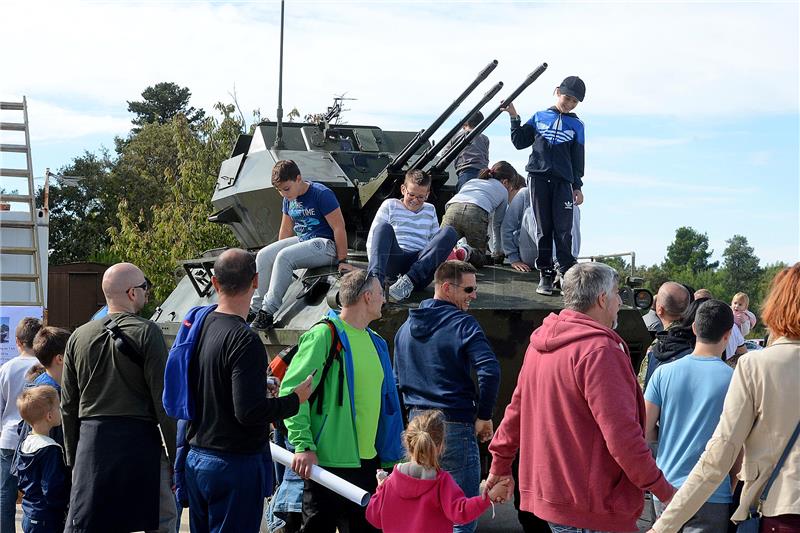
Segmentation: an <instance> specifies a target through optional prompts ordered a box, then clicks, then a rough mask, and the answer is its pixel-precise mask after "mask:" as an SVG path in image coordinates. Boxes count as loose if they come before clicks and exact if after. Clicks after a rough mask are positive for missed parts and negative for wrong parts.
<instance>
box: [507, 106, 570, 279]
mask: <svg viewBox="0 0 800 533" xmlns="http://www.w3.org/2000/svg"><path fill="white" fill-rule="evenodd" d="M511 142H512V143H513V144H514V146H515V147H516V148H517V149H518V150H521V149H523V148H527V147H529V146H532V147H533V148H532V150H531V155H530V157H529V158H528V164H527V165H526V166H525V170H526V171H527V172H528V187H529V189H528V190H529V192H530V195H531V205H532V206H533V212H534V216H535V217H536V225H537V235H536V241H537V247H538V257H537V259H536V268H537V269H539V270H550V269H552V268H553V266H554V265H553V243H554V242H555V248H556V258H557V260H558V265H559V269H560V270H561V272H562V273H563V272H566V271H567V269H569V267H571V266H572V265H573V264H575V258H574V257H573V255H572V191H573V190H578V189H580V188H581V187H583V181H582V179H581V178H582V177H583V167H584V142H585V137H584V131H583V122H581V120H580V119H579V118H578V116H577V115H576V114H574V113H561V112H560V111H559V110H558V108H556V107H551V108H549V109H546V110H544V111H539V112H537V113H536V114H535V115H533V116H532V117H531V118H530V120H528V121H527V122H525V123H524V124H522V123H521V122H520V119H519V117H514V118H512V119H511Z"/></svg>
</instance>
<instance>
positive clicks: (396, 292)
mask: <svg viewBox="0 0 800 533" xmlns="http://www.w3.org/2000/svg"><path fill="white" fill-rule="evenodd" d="M413 290H414V282H413V281H411V278H409V277H408V276H406V275H405V274H403V275H402V276H400V277H399V278H397V281H395V282H394V283H393V284H392V286H391V287H389V299H390V300H392V301H393V302H402V301H403V300H405V299H406V298H408V297H409V296H411V293H412V291H413Z"/></svg>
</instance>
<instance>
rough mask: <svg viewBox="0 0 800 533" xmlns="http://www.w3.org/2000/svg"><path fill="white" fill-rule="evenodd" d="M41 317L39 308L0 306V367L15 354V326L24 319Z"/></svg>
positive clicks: (16, 353)
mask: <svg viewBox="0 0 800 533" xmlns="http://www.w3.org/2000/svg"><path fill="white" fill-rule="evenodd" d="M29 316H31V317H33V318H38V319H39V320H41V319H42V317H43V312H42V308H41V307H36V306H11V305H3V306H0V365H2V364H3V363H5V362H6V361H8V360H9V359H13V358H14V357H16V356H17V355H19V354H18V352H17V337H16V331H17V324H19V321H20V320H22V319H23V318H25V317H29Z"/></svg>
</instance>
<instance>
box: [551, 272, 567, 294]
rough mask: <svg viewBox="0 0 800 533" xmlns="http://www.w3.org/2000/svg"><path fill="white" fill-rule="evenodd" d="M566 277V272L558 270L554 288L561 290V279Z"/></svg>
mask: <svg viewBox="0 0 800 533" xmlns="http://www.w3.org/2000/svg"><path fill="white" fill-rule="evenodd" d="M563 279H564V274H562V273H561V272H560V271H558V270H556V279H555V281H553V288H555V289H558V290H561V281H562V280H563Z"/></svg>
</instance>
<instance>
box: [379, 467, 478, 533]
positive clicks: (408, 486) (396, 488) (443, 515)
mask: <svg viewBox="0 0 800 533" xmlns="http://www.w3.org/2000/svg"><path fill="white" fill-rule="evenodd" d="M490 505H491V502H490V501H489V498H488V497H486V496H475V497H473V498H467V497H466V496H464V491H462V490H461V488H460V487H459V486H458V485H456V482H455V480H454V479H453V477H452V476H451V475H450V474H449V473H447V472H445V471H444V470H440V471H439V473H438V475H437V476H436V479H417V478H415V477H411V476H408V475H406V474H404V473H403V472H401V471H400V470H399V469H398V468H397V467H395V469H394V471H393V472H392V473H391V475H389V477H388V478H386V481H385V482H384V483H383V484H381V485H380V486H378V490H377V491H376V492H375V494H373V495H372V498H370V500H369V505H368V506H367V520H368V521H369V523H370V524H372V525H373V526H375V527H376V528H378V529H382V530H383V533H407V532H409V531H414V532H415V533H452V531H453V524H468V523H469V522H472V521H473V520H475V519H476V518H478V517H479V516H480V515H481V514H483V512H484V511H485V510H486V509H487V508H488V507H489V506H490Z"/></svg>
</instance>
